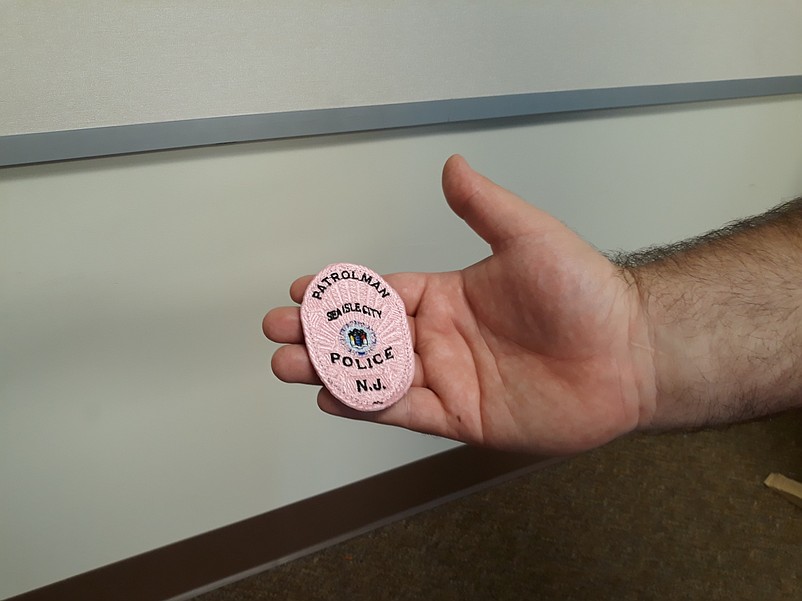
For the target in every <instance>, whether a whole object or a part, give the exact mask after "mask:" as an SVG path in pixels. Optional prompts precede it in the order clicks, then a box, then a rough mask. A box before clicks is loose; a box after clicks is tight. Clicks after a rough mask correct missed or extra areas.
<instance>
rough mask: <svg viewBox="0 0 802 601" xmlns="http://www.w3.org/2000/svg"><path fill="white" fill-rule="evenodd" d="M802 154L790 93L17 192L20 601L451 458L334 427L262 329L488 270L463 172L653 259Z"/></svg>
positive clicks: (107, 174)
mask: <svg viewBox="0 0 802 601" xmlns="http://www.w3.org/2000/svg"><path fill="white" fill-rule="evenodd" d="M801 133H802V96H792V97H784V98H779V99H764V100H759V101H753V102H746V101H735V102H727V103H717V104H708V105H687V106H683V107H678V108H663V109H649V110H630V111H619V112H609V113H595V114H584V115H574V116H573V117H570V118H569V117H563V118H559V119H554V118H540V119H529V120H526V119H519V120H515V121H507V122H491V123H484V124H473V125H460V126H451V127H446V126H442V127H432V128H425V129H416V130H408V131H401V132H384V133H369V134H360V135H343V136H336V137H328V138H316V139H306V140H292V141H273V142H266V143H253V144H247V145H238V146H228V147H217V148H206V149H194V150H183V151H173V152H165V153H155V154H148V155H140V156H129V157H117V158H110V159H98V160H87V161H76V162H70V163H62V164H53V165H42V166H31V167H19V168H12V169H5V170H0V307H2V311H1V312H0V540H1V541H2V544H1V545H0V598H3V597H6V596H9V595H12V594H16V593H20V592H23V591H25V590H28V589H31V588H35V587H38V586H41V585H44V584H46V583H49V582H52V581H55V580H59V579H62V578H65V577H68V576H70V575H73V574H76V573H80V572H83V571H86V570H89V569H91V568H94V567H97V566H99V565H102V564H105V563H109V562H112V561H115V560H118V559H122V558H125V557H128V556H131V555H133V554H136V553H139V552H143V551H146V550H149V549H153V548H155V547H158V546H161V545H164V544H167V543H170V542H173V541H176V540H179V539H182V538H185V537H187V536H191V535H194V534H197V533H200V532H204V531H207V530H209V529H212V528H215V527H218V526H221V525H225V524H227V523H231V522H233V521H236V520H239V519H243V518H246V517H250V516H253V515H256V514H259V513H262V512H264V511H268V510H270V509H274V508H276V507H279V506H282V505H284V504H287V503H291V502H293V501H296V500H299V499H302V498H305V497H308V496H310V495H313V494H315V493H319V492H323V491H325V490H329V489H331V488H333V487H336V486H339V485H342V484H346V483H349V482H353V481H355V480H357V479H359V478H363V477H366V476H369V475H372V474H375V473H378V472H381V471H384V470H387V469H390V468H393V467H396V466H398V465H401V464H404V463H407V462H409V461H412V460H414V459H417V458H421V457H424V456H427V455H430V454H432V453H435V452H438V451H441V450H443V449H446V448H449V447H450V446H451V443H448V442H444V441H441V440H437V439H434V438H431V437H426V436H422V435H418V434H413V433H409V432H405V431H400V430H394V429H390V428H386V427H380V426H375V425H371V424H362V423H352V422H347V421H343V420H338V419H335V418H332V417H329V416H326V415H323V414H321V413H319V411H318V410H317V408H316V406H315V403H314V394H315V391H314V390H312V389H310V388H306V387H300V386H290V385H286V384H282V383H280V382H278V381H277V380H275V379H274V378H273V377H272V375H271V374H270V372H269V357H270V353H271V351H272V350H273V347H272V345H271V344H269V343H268V342H267V341H265V340H264V339H263V338H262V335H261V332H260V320H261V317H262V315H263V313H264V312H265V311H266V310H267V309H268V308H270V307H271V306H274V305H278V304H284V303H286V302H287V295H286V290H287V286H288V285H289V283H290V281H291V280H292V279H293V278H294V277H295V276H296V275H297V274H301V273H311V272H315V271H316V270H317V269H319V268H320V267H321V266H323V265H325V264H327V263H329V262H332V261H354V262H361V263H364V264H366V265H369V266H370V267H372V268H374V269H376V270H377V271H380V272H387V271H395V270H443V269H452V268H457V267H460V266H462V265H465V264H468V263H470V262H473V261H475V260H478V259H480V258H481V257H483V256H484V254H485V252H486V249H485V246H484V244H483V243H481V242H480V241H479V240H478V239H477V238H475V237H474V236H473V235H472V234H471V232H470V231H468V230H467V229H466V227H465V226H464V224H463V223H462V222H461V221H460V220H458V219H456V218H454V217H453V216H452V215H451V214H450V213H449V211H448V209H447V207H446V205H445V203H444V202H443V200H442V199H441V195H440V192H439V173H440V167H441V165H442V163H443V161H444V160H445V159H446V158H447V156H448V155H449V154H451V153H454V152H460V153H463V154H464V155H465V156H466V157H467V158H468V159H469V160H470V161H471V162H472V163H473V165H474V166H475V167H476V168H478V169H479V170H481V171H484V172H485V173H486V174H487V175H489V176H491V177H493V178H495V179H496V180H497V181H499V182H500V183H503V184H505V185H507V186H508V187H510V188H512V189H513V190H516V191H518V192H519V193H521V194H522V195H524V196H525V197H526V198H528V199H529V200H531V201H533V202H536V203H538V204H539V205H540V206H542V207H544V208H546V209H547V210H549V211H552V212H553V213H554V214H556V215H557V216H558V217H560V218H561V219H563V220H564V221H565V222H566V223H568V224H569V225H570V226H571V227H572V228H574V229H575V230H577V231H578V232H579V233H580V234H582V235H584V236H586V237H587V238H588V239H589V240H590V241H591V242H593V243H595V244H596V245H597V246H599V247H602V248H612V247H622V248H635V247H638V246H642V245H645V244H649V243H652V242H660V241H669V240H673V239H677V238H681V237H684V236H688V235H691V234H694V233H698V232H700V231H702V230H705V229H708V228H712V227H715V226H717V225H719V224H721V223H722V222H723V221H726V220H729V219H733V218H736V217H740V216H743V215H746V214H750V213H754V212H759V211H761V210H763V209H764V208H766V207H769V206H771V205H774V204H776V203H778V202H780V201H782V200H784V199H788V198H791V197H793V196H795V195H798V194H802V144H800V134H801ZM379 215H381V216H382V217H383V218H384V220H386V221H387V222H389V223H392V224H393V228H392V229H391V230H387V231H381V230H378V229H376V228H375V227H373V223H374V222H375V220H376V217H377V216H379ZM359 226H364V227H363V228H362V229H361V230H360V239H359V240H355V239H354V237H353V236H351V235H350V233H351V232H352V231H353V229H354V227H359ZM410 485H413V486H414V483H410ZM366 502H369V500H366Z"/></svg>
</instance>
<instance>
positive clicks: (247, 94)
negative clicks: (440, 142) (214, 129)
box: [0, 0, 802, 136]
mask: <svg viewBox="0 0 802 601" xmlns="http://www.w3.org/2000/svg"><path fill="white" fill-rule="evenodd" d="M783 75H802V2H800V1H799V0H773V1H772V2H765V1H763V0H726V1H725V0H672V1H671V2H666V1H665V0H638V1H637V2H633V1H632V0H605V1H604V2H599V1H598V0H538V2H484V1H476V0H467V1H466V0H440V1H439V2H430V1H428V0H407V1H406V2H392V1H389V0H374V1H373V2H355V1H353V0H351V1H340V2H325V1H322V0H270V1H269V2H265V1H264V0H239V1H238V2H237V3H236V5H235V6H232V5H230V4H227V3H221V2H216V1H213V0H161V1H160V2H107V1H106V0H62V1H61V2H58V3H56V4H53V3H51V2H43V1H42V0H39V1H33V0H5V1H4V2H1V3H0V81H2V82H4V85H2V86H0V112H1V113H3V118H2V119H0V136H4V135H9V134H26V133H34V132H42V131H59V130H73V129H79V128H87V127H100V126H114V125H122V124H133V123H150V122H163V121H171V120H181V119H196V118H204V117H214V116H224V115H248V114H259V113H277V112H282V111H299V110H309V109H321V108H339V107H349V106H366V105H386V104H395V103H405V102H415V101H426V100H443V99H444V100H449V99H453V98H465V97H473V96H500V95H506V94H518V93H535V92H549V91H555V90H581V89H588V88H617V87H622V86H639V85H650V84H665V83H684V82H705V81H718V80H729V79H748V78H759V77H771V76H783Z"/></svg>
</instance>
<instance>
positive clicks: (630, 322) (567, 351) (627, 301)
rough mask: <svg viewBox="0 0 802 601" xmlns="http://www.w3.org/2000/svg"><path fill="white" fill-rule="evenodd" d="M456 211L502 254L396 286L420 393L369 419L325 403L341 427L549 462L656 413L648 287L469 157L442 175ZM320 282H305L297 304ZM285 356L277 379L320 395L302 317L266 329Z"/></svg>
mask: <svg viewBox="0 0 802 601" xmlns="http://www.w3.org/2000/svg"><path fill="white" fill-rule="evenodd" d="M443 191H444V193H445V196H446V199H447V201H448V204H449V205H450V206H451V209H452V210H453V211H454V212H455V213H456V214H457V215H459V216H460V217H462V218H463V219H464V220H465V221H466V222H467V223H468V225H469V226H470V227H471V228H472V229H473V230H474V231H475V232H476V233H477V234H479V235H480V236H481V237H482V238H484V239H485V240H486V241H487V242H488V243H489V244H490V246H491V248H492V251H493V254H492V256H490V257H488V258H486V259H485V260H483V261H481V262H479V263H477V264H475V265H472V266H470V267H468V268H466V269H463V270H461V271H456V272H450V273H400V274H394V275H389V276H387V277H386V278H385V279H386V280H387V282H388V283H389V284H390V285H391V286H393V288H395V289H396V290H397V291H398V293H399V294H400V296H401V298H402V299H403V301H404V304H405V305H406V309H407V314H408V315H409V322H410V328H411V330H412V336H413V342H414V345H415V352H416V366H415V378H414V381H413V383H412V388H411V389H410V390H409V392H408V393H407V394H406V395H405V396H404V397H403V398H402V399H401V400H400V401H399V402H398V403H396V404H395V405H393V406H392V407H390V408H388V409H386V410H384V411H379V412H375V413H361V412H358V411H355V410H352V409H350V408H348V407H346V406H345V405H343V404H341V403H340V402H339V401H337V400H336V399H335V398H334V397H333V396H332V395H331V394H330V393H329V392H328V391H327V390H325V389H322V390H321V391H320V393H319V395H318V405H319V406H320V408H321V409H322V410H323V411H326V412H328V413H331V414H334V415H340V416H344V417H349V418H354V419H361V420H366V421H375V422H379V423H383V424H390V425H395V426H402V427H405V428H409V429H411V430H416V431H419V432H425V433H430V434H436V435H439V436H445V437H448V438H453V439H456V440H460V441H464V442H467V443H469V444H474V445H482V446H487V447H493V448H497V449H505V450H514V451H525V452H532V453H545V454H566V453H574V452H578V451H582V450H586V449H589V448H592V447H594V446H598V445H600V444H603V443H605V442H608V441H610V440H612V439H613V438H615V437H617V436H619V435H621V434H624V433H626V432H629V431H631V430H633V429H635V427H636V426H637V425H638V424H639V422H640V421H642V420H644V419H645V420H648V419H649V418H650V417H651V412H653V410H654V407H653V402H654V397H655V376H654V361H653V359H652V356H651V352H650V350H649V346H650V345H649V332H648V326H647V323H646V319H645V316H644V312H643V310H642V307H641V302H640V300H639V295H638V292H637V287H636V286H634V285H633V283H632V281H631V280H628V279H627V277H626V274H625V273H624V272H623V271H622V270H621V269H619V268H618V267H616V266H615V265H613V264H612V263H611V262H610V261H608V260H607V259H606V258H605V257H604V256H603V255H602V254H600V253H599V252H598V251H596V250H595V249H593V248H592V247H591V246H589V245H588V244H586V243H585V242H584V241H582V240H581V239H580V238H579V237H578V236H577V235H575V234H574V233H573V232H571V231H570V230H569V229H568V228H566V227H565V226H564V225H563V224H562V223H560V222H559V221H558V220H556V219H555V218H553V217H551V216H550V215H548V214H546V213H544V212H543V211H540V210H539V209H537V208H535V207H533V206H531V205H529V204H527V203H526V202H524V201H523V200H521V199H520V198H519V197H517V196H515V195H514V194H512V193H511V192H509V191H507V190H505V189H503V188H501V187H499V186H497V185H495V184H494V183H493V182H491V181H490V180H488V179H486V178H484V177H483V176H481V175H479V174H478V173H476V172H475V171H473V170H472V169H471V168H470V167H469V166H468V164H467V163H466V162H465V160H464V159H462V158H461V157H459V156H454V157H451V158H450V159H449V160H448V162H447V163H446V165H445V168H444V170H443ZM310 281H311V276H306V277H303V278H300V279H298V280H296V281H295V282H294V283H293V284H292V286H291V288H290V296H291V297H292V299H293V300H294V301H295V302H297V303H299V302H300V301H301V299H302V297H303V293H304V290H305V289H306V286H307V285H308V284H309V282H310ZM263 329H264V332H265V335H266V336H267V337H268V338H270V339H271V340H274V341H276V342H280V343H285V344H287V345H286V346H283V347H281V348H279V349H278V350H277V351H276V353H275V355H274V356H273V362H272V366H273V371H274V372H275V374H276V376H278V377H279V378H280V379H282V380H284V381H287V382H302V383H308V384H317V385H320V380H319V378H318V377H317V375H316V374H315V372H314V369H313V368H312V365H311V363H310V361H309V356H308V355H307V353H306V348H305V347H304V345H303V333H302V330H301V324H300V317H299V309H298V308H297V307H282V308H277V309H273V310H272V311H270V312H269V313H268V314H267V315H266V316H265V319H264V323H263Z"/></svg>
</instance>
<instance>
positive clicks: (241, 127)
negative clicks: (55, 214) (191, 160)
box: [0, 75, 802, 167]
mask: <svg viewBox="0 0 802 601" xmlns="http://www.w3.org/2000/svg"><path fill="white" fill-rule="evenodd" d="M796 93H802V75H791V76H783V77H765V78H756V79H738V80H727V81H709V82H696V83H678V84H660V85H648V86H632V87H622V88H602V89H588V90H571V91H563V92H537V93H531V94H510V95H505V96H488V97H480V98H458V99H453V100H432V101H424V102H409V103H402V104H387V105H375V106H359V107H345V108H332V109H318V110H304V111H290V112H283V113H266V114H258V115H232V116H226V117H209V118H204V119H187V120H182V121H166V122H161V123H142V124H135V125H120V126H111V127H96V128H88V129H76V130H66V131H52V132H41V133H30V134H18V135H9V136H0V167H4V166H12V165H24V164H29V163H43V162H49V161H60V160H65V159H80V158H88V157H98V156H108V155H116V154H127V153H133V152H146V151H153V150H166V149H171V148H187V147H192V146H208V145H213V144H227V143H232V142H250V141H256V140H272V139H278V138H293V137H300V136H315V135H323V134H335V133H345V132H356V131H367V130H378V129H390V128H401V127H412V126H417V125H433V124H439V123H450V122H456V121H473V120H479V119H493V118H500V117H519V116H525V115H541V114H547V113H563V112H569V111H585V110H595V109H609V108H622V107H635V106H650V105H658V104H676V103H684V102H700V101H709V100H726V99H734V98H748V97H756V96H772V95H779V94H796Z"/></svg>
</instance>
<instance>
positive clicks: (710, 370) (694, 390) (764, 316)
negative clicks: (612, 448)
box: [620, 198, 802, 429]
mask: <svg viewBox="0 0 802 601" xmlns="http://www.w3.org/2000/svg"><path fill="white" fill-rule="evenodd" d="M620 264H622V266H623V267H624V269H625V272H626V274H627V279H628V280H629V281H631V282H632V283H633V285H634V286H637V290H638V296H639V298H640V299H641V310H642V313H643V317H644V320H645V322H646V324H647V330H648V340H649V343H648V346H649V348H650V351H651V353H652V357H653V360H654V369H655V383H656V398H654V399H649V400H648V402H650V403H651V407H650V409H651V410H650V411H648V412H645V413H644V416H645V417H644V419H643V420H642V423H641V424H640V426H641V427H642V428H645V429H666V428H673V427H695V426H704V425H710V424H717V423H726V422H734V421H740V420H744V419H749V418H753V417H757V416H760V415H765V414H769V413H774V412H778V411H782V410H785V409H789V408H792V407H798V406H802V198H799V199H797V200H795V201H792V202H789V203H786V204H785V205H782V206H780V207H778V208H776V209H774V210H772V211H770V212H768V213H766V214H764V215H761V216H759V217H756V218H752V219H749V220H745V221H742V222H739V223H736V224H733V225H730V226H728V227H726V228H724V229H722V230H719V231H717V232H712V233H710V234H707V235H705V236H702V237H700V238H698V239H695V240H691V241H688V242H684V243H681V244H678V245H674V246H672V247H668V248H663V249H649V250H646V251H642V252H639V253H634V254H632V255H628V256H626V257H624V258H623V260H622V261H620Z"/></svg>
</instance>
